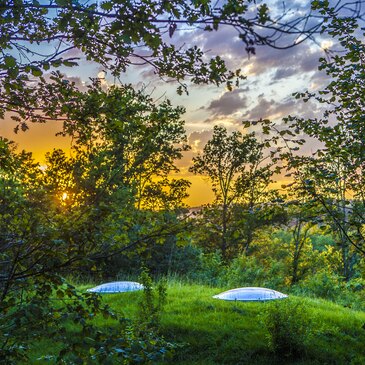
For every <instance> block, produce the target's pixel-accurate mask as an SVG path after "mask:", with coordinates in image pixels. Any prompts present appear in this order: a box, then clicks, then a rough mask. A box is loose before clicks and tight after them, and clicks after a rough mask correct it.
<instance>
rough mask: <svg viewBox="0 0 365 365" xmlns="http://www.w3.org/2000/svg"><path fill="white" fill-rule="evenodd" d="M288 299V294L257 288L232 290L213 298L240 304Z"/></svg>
mask: <svg viewBox="0 0 365 365" xmlns="http://www.w3.org/2000/svg"><path fill="white" fill-rule="evenodd" d="M287 297H288V296H287V295H286V294H283V293H280V292H278V291H276V290H273V289H266V288H255V287H247V288H237V289H231V290H227V291H225V292H223V293H220V294H217V295H214V296H213V298H215V299H222V300H236V301H240V302H264V301H267V300H275V299H284V298H287Z"/></svg>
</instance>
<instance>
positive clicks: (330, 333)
mask: <svg viewBox="0 0 365 365" xmlns="http://www.w3.org/2000/svg"><path fill="white" fill-rule="evenodd" d="M90 286H91V285H85V284H84V285H80V286H79V288H80V289H82V290H85V289H86V288H87V287H90ZM225 289H227V288H221V287H214V286H205V285H200V284H193V283H186V282H184V280H182V279H181V278H179V277H172V278H169V280H168V285H167V300H166V304H165V307H164V310H163V313H162V315H161V318H160V331H161V333H162V334H163V336H164V337H165V338H166V339H168V340H171V341H174V342H176V343H178V344H179V348H178V349H177V350H176V355H175V357H174V359H173V360H170V361H168V362H165V363H168V364H176V365H193V364H196V365H224V364H232V365H239V364H253V365H259V364H303V365H304V364H308V365H314V364H318V365H319V364H335V365H336V364H338V365H345V364H346V365H347V364H350V365H360V364H365V346H364V343H365V329H364V327H365V313H364V312H358V311H354V310H351V309H349V308H344V307H342V306H339V305H336V304H334V303H331V302H328V301H326V300H318V299H310V298H304V297H300V296H298V297H293V296H291V299H290V300H292V301H294V302H296V303H299V304H300V308H301V310H299V311H296V312H295V311H292V312H291V308H290V305H289V304H288V303H289V302H288V301H286V300H282V301H280V302H277V303H276V304H275V308H276V309H275V310H276V312H275V311H272V306H273V304H270V303H269V302H266V303H262V302H261V303H243V302H225V301H220V300H217V299H213V298H212V296H213V295H215V294H217V293H219V292H221V291H223V290H225ZM142 296H143V293H142V292H131V293H120V294H112V295H105V296H104V297H103V300H104V301H105V302H106V303H108V304H110V306H111V307H112V308H113V309H115V310H116V311H117V312H119V313H121V314H123V315H124V316H125V317H127V318H131V319H132V320H133V319H136V315H137V312H138V302H139V301H140V300H141V299H142ZM270 311H271V312H270ZM268 313H271V316H274V317H273V318H275V319H276V320H277V323H279V324H281V325H282V326H283V327H284V328H282V329H284V331H285V326H287V330H288V331H291V332H290V333H288V335H291V336H292V338H291V340H292V345H293V346H296V343H297V345H298V349H297V350H298V351H296V350H295V349H294V351H292V353H291V354H290V356H288V354H287V353H285V351H286V350H285V348H281V349H280V348H274V347H273V346H272V342H270V341H272V337H270V336H272V329H270V327H269V326H268V325H267V323H266V324H265V318H267V315H268ZM289 315H291V318H290V320H289ZM303 315H305V316H307V317H310V318H311V321H310V322H307V325H308V326H310V328H309V329H308V333H300V332H299V333H298V332H297V333H296V332H295V331H296V330H298V328H299V331H300V326H299V327H296V328H293V324H294V323H296V322H295V321H296V320H300V319H301V320H302V321H304V322H305V319H306V318H307V317H306V318H303V317H301V316H303ZM96 321H97V323H98V325H100V326H101V327H102V326H105V325H106V323H105V321H104V320H103V319H102V318H97V319H96ZM305 323H306V322H305ZM309 334H310V335H309ZM297 335H298V337H300V338H295V336H297ZM293 336H294V338H293ZM270 338H271V340H270ZM284 339H285V333H284ZM296 341H297V342H296ZM50 346H53V344H52V341H51V340H46V339H45V340H44V341H42V342H40V343H39V344H38V349H37V351H35V353H34V356H33V359H34V360H33V362H32V363H33V364H40V363H46V362H39V361H36V360H35V359H36V358H37V357H39V355H40V354H42V353H43V354H44V353H46V352H45V351H46V350H47V351H48V350H49V347H50ZM47 364H49V362H47ZM161 364H162V363H161Z"/></svg>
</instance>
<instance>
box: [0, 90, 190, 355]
mask: <svg viewBox="0 0 365 365" xmlns="http://www.w3.org/2000/svg"><path fill="white" fill-rule="evenodd" d="M123 97H124V99H123ZM102 98H103V99H102ZM96 99H99V101H101V100H102V101H101V104H97V103H96V102H95V100H96ZM117 100H119V101H120V105H119V106H120V107H121V108H120V109H118V108H117V105H118V103H117ZM93 101H94V102H93ZM123 101H124V104H123ZM78 102H79V103H80V109H81V111H83V112H85V114H82V115H80V114H77V112H76V111H75V112H74V117H75V118H74V120H75V123H74V124H72V125H68V124H65V132H66V130H67V132H69V133H73V135H74V137H75V141H76V145H75V149H74V155H73V156H72V157H68V156H66V155H65V153H64V152H63V151H60V150H54V151H52V152H51V153H48V154H47V156H46V163H47V166H46V169H45V170H41V169H40V167H39V164H38V163H35V162H34V160H33V159H32V156H31V154H27V153H25V152H21V153H18V152H16V151H15V149H14V148H13V145H12V143H11V142H9V141H7V140H4V139H2V140H1V148H2V150H3V152H4V153H3V154H2V159H1V166H0V185H1V190H0V215H1V219H0V225H1V241H0V242H1V243H0V245H1V254H0V258H1V262H2V265H1V268H0V290H1V292H0V303H1V306H5V307H4V308H8V307H9V308H11V307H12V306H14V303H16V301H17V298H18V297H19V295H23V294H24V295H25V296H27V295H28V296H32V290H33V289H32V285H33V284H34V281H35V280H38V279H39V280H43V284H42V285H43V286H45V287H47V286H48V287H50V288H52V290H55V291H58V287H57V286H59V285H61V284H60V280H61V279H59V275H62V274H65V273H67V274H68V275H69V274H70V273H72V272H73V271H74V270H75V271H76V272H77V273H80V272H82V271H84V272H88V273H90V270H91V271H94V272H97V271H98V268H97V267H96V266H95V264H97V263H99V262H100V261H102V260H105V259H107V258H109V257H112V256H114V255H116V254H118V253H120V252H122V251H126V250H128V249H131V248H132V247H138V248H137V250H143V247H145V246H148V245H149V244H151V243H152V242H153V243H154V244H157V243H164V242H165V240H169V239H171V237H174V239H176V237H177V234H178V233H179V232H180V230H181V228H182V226H183V225H184V222H183V221H180V220H178V218H177V214H176V213H175V212H174V211H172V210H171V209H176V210H178V209H179V208H180V207H181V206H182V203H181V198H182V197H183V196H184V190H185V189H186V188H187V184H184V183H182V184H181V185H179V182H178V181H177V180H174V181H173V182H172V184H175V185H173V188H172V191H173V190H174V189H175V190H176V189H177V190H178V191H179V193H178V194H175V196H173V195H174V193H173V192H172V193H171V191H169V186H170V182H168V181H167V180H166V181H165V186H164V189H165V191H164V192H160V196H164V194H167V196H168V194H170V193H171V194H170V196H169V198H163V199H165V201H166V200H167V201H168V202H169V203H170V205H169V206H167V205H166V204H165V203H163V204H162V203H161V205H160V206H159V207H158V209H159V212H155V211H152V210H146V209H145V210H142V209H141V208H140V206H141V205H142V204H143V202H144V201H145V200H144V199H145V197H146V196H147V193H146V192H145V191H144V190H143V189H144V187H146V186H149V183H150V184H153V181H152V180H153V177H154V176H159V177H162V178H166V175H167V174H168V173H169V172H170V171H173V170H176V168H175V166H174V163H173V161H174V159H175V158H179V157H180V156H181V152H182V151H183V150H184V147H180V146H179V145H178V142H180V141H181V140H183V139H184V130H183V122H182V121H181V120H180V114H181V110H180V109H179V108H178V109H173V108H172V107H171V106H170V104H169V103H162V104H161V105H160V107H159V108H157V107H154V105H153V104H152V101H151V99H149V98H146V97H144V96H143V95H142V94H141V93H134V92H133V90H132V89H131V88H128V87H125V88H120V89H113V90H111V91H110V93H109V94H108V93H107V92H103V91H102V89H101V88H100V85H98V84H95V85H94V86H93V87H91V88H90V89H89V93H88V94H84V99H83V98H82V97H80V99H79V100H78ZM127 104H128V105H129V107H130V109H128V110H129V111H130V110H131V109H132V108H134V110H133V112H134V117H135V118H136V119H135V123H134V124H133V121H132V120H130V119H129V120H128V119H126V118H125V116H123V115H122V114H121V113H123V108H125V110H127V108H126V105H127ZM90 108H91V110H90ZM113 108H114V109H113ZM90 113H92V115H93V117H91V116H90ZM118 113H119V114H118ZM77 117H80V118H79V119H77ZM88 118H90V119H88ZM91 121H93V122H94V124H92V123H91ZM83 122H85V123H86V124H84V125H83ZM89 122H90V123H89ZM97 122H99V123H97ZM103 122H104V123H103ZM138 122H139V123H138ZM118 128H119V129H118ZM118 136H119V139H118ZM122 151H124V153H122ZM176 186H177V188H176ZM153 193H154V192H152V193H150V194H153ZM142 196H143V197H142ZM162 202H163V201H162ZM52 283H55V284H54V285H53V284H52ZM60 290H61V289H60ZM20 293H23V294H20ZM49 297H51V294H50V293H49ZM71 299H72V298H71ZM71 299H70V300H71ZM72 300H75V306H70V307H69V308H68V310H69V312H68V315H69V316H73V315H75V316H76V315H77V311H78V310H79V308H82V302H83V297H82V296H77V295H76V296H75V298H73V299H72ZM9 303H10V304H9ZM77 303H78V304H77ZM37 306H38V307H37V308H38V309H37V310H38V311H39V312H40V313H44V312H47V310H48V307H47V303H46V302H44V303H43V304H42V302H41V301H38V302H37ZM4 310H5V309H4ZM86 311H87V309H85V311H84V312H85V313H86ZM47 313H48V312H47ZM21 316H22V312H21V311H15V312H14V321H15V322H16V321H18V320H21V319H20V318H21ZM1 320H4V321H5V320H6V318H1ZM32 326H34V332H37V331H40V330H41V329H42V322H41V321H40V322H39V327H37V322H36V321H35V322H32V323H29V324H25V327H24V328H27V327H29V330H30V329H31V328H32ZM125 330H126V331H127V329H125ZM64 332H67V328H66V329H65V330H64ZM150 332H151V331H150ZM150 332H148V333H150ZM141 333H142V331H141ZM115 334H116V333H114V332H110V336H109V340H110V347H105V346H104V345H105V344H104V341H108V335H107V334H100V337H98V336H99V335H98V334H97V333H93V334H90V336H91V337H92V338H94V340H95V341H99V339H100V343H99V342H98V344H97V345H95V346H96V348H97V350H96V353H95V359H99V357H100V359H101V360H100V361H103V360H102V359H105V361H107V358H108V357H110V356H117V355H116V353H115V351H114V347H113V346H117V348H118V346H119V345H117V344H116V343H115V342H113V341H114V339H113V338H114V337H113V336H114V335H115ZM146 336H147V335H146ZM148 336H149V335H148ZM148 336H147V337H143V339H145V340H146V346H147V344H148V343H150V345H151V346H152V347H151V346H150V345H148V346H149V347H148V348H149V349H148V350H146V351H145V350H143V346H142V347H141V351H142V350H143V351H144V355H143V356H142V355H141V356H142V358H143V359H144V360H143V361H145V360H146V358H147V357H148V356H150V355H151V354H152V353H153V351H154V345H153V343H152V342H153V341H155V342H154V343H156V344H159V345H157V346H160V344H162V342H161V341H160V340H158V339H157V338H156V339H155V340H153V341H152V340H151V341H152V342H151V341H150V337H148ZM151 336H152V337H154V336H155V334H154V333H153V332H151ZM11 337H12V338H13V340H12V341H14V344H13V342H9V341H8V340H4V341H2V345H1V346H2V349H3V351H4V353H6V356H7V357H9V356H13V355H12V352H13V349H14V348H15V347H16V346H18V345H17V344H19V346H20V347H19V348H21V346H23V345H22V344H23V343H24V341H26V339H27V337H28V335H27V331H23V332H21V331H20V332H17V333H15V334H14V335H12V336H11ZM152 337H151V338H152ZM132 340H133V341H134V342H136V343H138V341H139V340H141V341H142V336H140V335H137V334H136V333H134V332H133V336H132V337H131V339H130V341H132ZM80 341H81V340H80ZM115 341H116V340H115ZM128 341H129V340H128ZM61 342H62V340H61ZM103 344H104V345H103ZM74 345H75V346H78V347H80V348H79V350H77V351H79V352H80V355H78V352H77V351H76V350H75V351H74V354H75V356H76V357H77V356H79V357H80V358H83V357H84V356H89V355H85V354H84V351H88V350H87V349H89V345H88V344H85V343H83V342H82V341H81V342H80V343H77V344H76V343H75V344H74ZM129 345H130V343H129V342H126V343H124V345H123V346H125V347H126V351H127V349H128V346H129ZM14 346H15V347H14ZM120 346H122V343H120ZM161 346H162V345H161ZM16 348H18V347H16ZM70 349H72V346H70ZM99 350H100V351H99ZM14 351H15V350H14ZM143 351H142V352H143ZM158 351H159V350H158ZM15 352H16V354H15V355H14V356H18V355H17V354H19V353H20V352H19V351H15ZM132 352H133V351H132ZM119 353H120V355H118V356H122V355H121V353H122V352H120V351H119ZM68 354H69V353H68V350H67V351H66V350H65V351H63V352H61V353H60V361H61V360H62V358H67V357H68V356H69V355H68ZM4 356H5V355H4ZM70 356H71V355H70ZM72 356H73V355H72ZM128 356H129V355H128ZM131 356H132V355H131ZM133 356H134V355H133ZM151 356H152V355H151ZM70 361H71V360H70ZM72 361H73V360H72ZM75 361H76V360H75ZM77 361H78V360H77ZM108 361H109V360H108Z"/></svg>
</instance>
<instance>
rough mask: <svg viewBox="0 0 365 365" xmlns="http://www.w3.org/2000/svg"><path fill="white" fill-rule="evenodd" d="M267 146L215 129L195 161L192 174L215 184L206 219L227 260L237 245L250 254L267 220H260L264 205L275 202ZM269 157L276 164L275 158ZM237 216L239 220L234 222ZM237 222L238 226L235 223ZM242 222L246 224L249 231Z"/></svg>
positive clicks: (240, 134)
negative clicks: (257, 228)
mask: <svg viewBox="0 0 365 365" xmlns="http://www.w3.org/2000/svg"><path fill="white" fill-rule="evenodd" d="M266 142H267V141H265V142H259V141H258V140H257V139H256V137H255V133H248V134H242V133H241V132H238V131H236V132H233V133H232V134H230V135H228V133H227V130H226V129H225V128H224V127H219V126H215V127H214V130H213V137H212V139H211V140H209V141H208V142H207V144H206V145H205V146H204V149H203V153H202V154H199V155H198V156H197V157H194V158H193V166H192V167H191V168H190V171H191V172H193V173H195V174H198V173H199V174H202V175H206V176H207V177H208V178H209V180H210V182H211V184H212V188H213V192H214V194H215V206H213V207H212V209H209V207H206V208H205V210H203V214H205V216H204V217H203V219H205V220H206V221H207V220H208V222H209V221H210V220H211V221H212V222H209V229H210V230H212V231H214V233H215V235H217V234H218V235H219V236H218V237H215V240H217V239H218V240H219V241H220V242H219V243H218V244H217V247H216V248H219V249H220V250H221V252H222V255H223V257H224V258H225V259H227V258H228V257H229V256H232V254H231V255H229V251H230V249H231V247H230V246H232V247H234V246H235V245H234V243H235V241H238V242H240V241H241V247H240V248H239V249H241V251H247V249H248V247H249V245H250V243H251V241H252V234H253V231H254V228H255V225H257V226H260V223H258V222H259V221H260V218H261V220H262V221H263V220H265V219H262V218H263V217H260V215H262V214H260V213H261V212H262V211H263V210H264V209H262V208H264V203H266V202H268V201H270V199H272V200H273V199H274V198H276V194H275V191H273V190H270V191H269V189H268V186H269V184H270V183H271V182H272V175H273V173H274V170H273V169H272V167H273V163H266V162H265V160H266V159H267V156H264V148H265V146H266ZM270 154H271V157H272V160H273V161H275V158H274V155H275V154H274V153H270ZM234 215H236V216H238V217H239V218H236V217H235V218H236V219H234V218H233V217H234ZM207 216H208V219H207ZM235 220H236V221H238V222H237V223H238V224H236V225H235V224H234V223H232V222H234V221H235ZM242 221H244V222H247V225H246V227H245V225H244V224H242ZM203 224H204V223H203ZM240 228H241V230H242V233H243V234H242V233H241V232H240ZM209 239H210V238H209ZM242 241H243V242H242ZM239 249H238V248H237V247H234V248H233V250H232V251H233V252H234V253H237V251H238V250H239Z"/></svg>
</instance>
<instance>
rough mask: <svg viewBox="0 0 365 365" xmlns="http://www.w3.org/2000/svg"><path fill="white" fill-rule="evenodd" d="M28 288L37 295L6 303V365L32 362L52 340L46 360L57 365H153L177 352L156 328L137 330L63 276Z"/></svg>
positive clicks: (0, 324) (2, 322)
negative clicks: (118, 363)
mask: <svg viewBox="0 0 365 365" xmlns="http://www.w3.org/2000/svg"><path fill="white" fill-rule="evenodd" d="M27 284H28V285H31V286H32V290H28V291H26V290H23V292H22V293H21V296H20V297H18V298H16V299H15V298H14V297H11V300H9V297H8V300H7V301H3V302H1V316H0V328H1V331H0V333H1V344H2V346H1V351H0V359H1V362H2V363H4V364H13V363H14V362H16V363H17V362H18V361H25V362H27V361H28V355H29V352H31V351H32V350H33V347H34V346H36V344H37V342H38V341H39V340H41V339H42V338H44V337H45V336H47V337H49V338H52V340H53V341H54V345H55V346H52V348H51V349H47V352H48V353H43V354H42V357H41V358H42V359H53V360H54V361H55V363H57V364H64V363H67V364H75V363H89V362H93V363H97V364H108V363H113V361H115V360H116V361H123V363H125V364H136V363H144V364H148V363H152V362H154V361H155V360H157V359H161V358H163V357H164V356H165V355H168V354H169V352H170V351H172V350H173V348H174V345H173V344H170V343H168V342H166V341H164V340H163V339H162V338H161V337H159V336H158V335H157V333H156V332H155V331H154V328H149V330H148V331H146V330H145V328H144V327H143V328H142V327H139V326H136V325H133V324H132V323H131V322H130V321H128V320H127V319H125V318H123V317H120V316H118V315H117V314H116V313H115V312H113V311H112V310H111V308H110V307H109V306H108V305H105V304H104V303H103V301H102V298H101V297H100V296H99V295H97V294H93V293H81V292H79V291H78V290H76V288H75V287H73V286H72V285H70V284H68V283H66V282H65V281H63V280H62V279H61V278H60V277H58V276H55V275H51V276H39V277H37V278H36V279H34V280H28V281H27ZM100 316H101V317H102V318H103V320H104V321H107V323H108V325H107V326H104V327H103V328H100V327H99V326H98V324H97V323H95V319H96V318H97V317H100ZM70 327H72V328H73V330H72V335H71V333H70ZM55 350H56V354H55V353H54V351H55Z"/></svg>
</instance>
